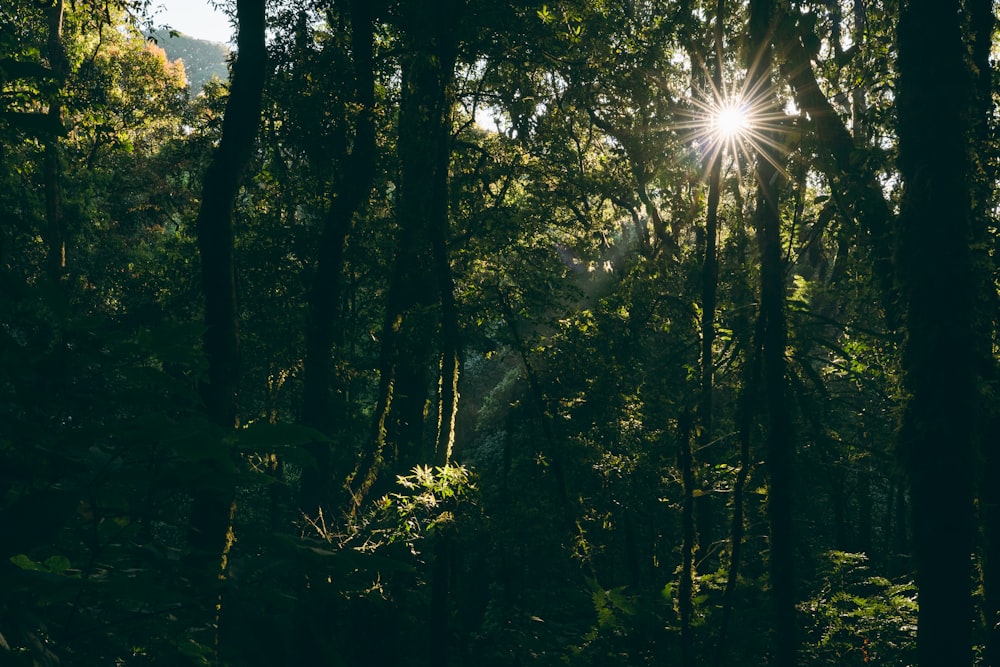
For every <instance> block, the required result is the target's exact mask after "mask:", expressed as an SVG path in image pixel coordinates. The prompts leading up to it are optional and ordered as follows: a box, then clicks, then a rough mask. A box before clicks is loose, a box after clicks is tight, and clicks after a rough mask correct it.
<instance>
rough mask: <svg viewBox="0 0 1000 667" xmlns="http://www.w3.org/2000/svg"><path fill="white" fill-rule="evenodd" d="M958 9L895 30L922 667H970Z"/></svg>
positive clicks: (965, 152) (966, 206) (972, 388)
mask: <svg viewBox="0 0 1000 667" xmlns="http://www.w3.org/2000/svg"><path fill="white" fill-rule="evenodd" d="M959 8H960V3H959V2H957V1H954V2H922V1H914V2H910V3H907V4H905V5H904V6H903V7H902V9H901V10H900V18H899V28H898V32H899V34H898V39H899V83H898V115H899V167H900V172H901V174H902V177H903V180H904V190H903V199H902V202H901V207H900V226H899V240H898V246H897V258H898V262H899V271H900V287H901V292H902V300H903V304H904V308H905V338H904V344H903V357H902V365H903V387H904V389H905V391H906V397H905V404H904V408H903V414H902V418H901V423H900V429H899V444H900V448H901V452H902V454H903V456H904V458H905V461H906V465H907V471H908V473H909V478H910V494H911V497H912V501H913V526H914V549H915V556H916V581H917V586H918V589H919V603H920V611H919V625H918V629H917V660H918V663H919V664H920V665H969V664H972V655H971V653H972V652H971V646H972V598H971V590H970V578H971V575H972V572H971V560H970V554H971V553H972V544H973V543H972V539H973V507H972V465H973V457H974V451H975V447H976V444H977V430H978V428H977V425H978V424H979V418H978V416H977V414H976V408H975V406H976V404H977V399H976V395H977V372H976V363H977V359H976V350H977V347H978V342H977V339H976V329H975V327H976V318H977V312H976V311H977V305H976V287H977V280H976V277H975V268H974V267H975V266H976V265H975V263H974V261H973V255H972V252H971V244H972V241H973V238H974V234H973V228H972V222H973V213H972V199H971V194H970V190H969V183H968V180H967V177H968V176H969V174H970V171H971V167H970V159H969V140H970V136H969V131H970V118H969V114H970V104H971V102H972V100H973V97H972V80H971V77H970V75H969V71H968V68H967V66H966V61H965V45H964V42H963V28H962V22H961V14H960V12H959ZM932 44H933V46H934V48H933V49H931V48H928V47H929V46H930V45H932ZM928 266H934V267H935V270H934V271H933V272H931V271H928V270H927V267H928ZM944 443H949V444H948V447H947V449H946V450H943V449H942V445H943V444H944ZM942 490H944V492H943V493H942Z"/></svg>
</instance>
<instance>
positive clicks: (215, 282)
mask: <svg viewBox="0 0 1000 667" xmlns="http://www.w3.org/2000/svg"><path fill="white" fill-rule="evenodd" d="M237 14H238V18H239V35H238V40H237V46H238V55H237V59H236V63H235V65H234V69H233V82H232V88H231V90H230V93H229V99H228V100H227V101H226V111H225V115H224V117H223V122H222V138H221V140H220V142H219V146H218V148H217V149H216V150H215V153H214V155H213V156H212V162H211V163H210V164H209V167H208V169H207V171H206V172H205V178H204V185H203V189H202V200H201V208H200V210H199V212H198V222H197V230H198V249H199V250H200V252H201V267H202V286H203V290H204V294H205V327H206V329H205V336H204V341H203V344H204V349H205V356H206V357H207V359H208V381H207V382H206V383H205V384H204V385H203V386H202V398H203V400H204V402H205V406H206V409H207V410H208V414H209V417H210V418H211V419H212V421H214V422H215V423H216V424H218V425H219V426H220V427H221V428H222V429H232V428H233V426H234V425H235V423H236V387H237V381H238V379H239V340H240V339H239V323H238V320H239V317H238V314H237V303H236V274H235V269H234V265H233V208H234V202H235V200H236V194H237V192H238V191H239V188H240V184H241V183H242V180H243V174H244V172H245V171H246V169H247V166H248V165H249V163H250V160H251V158H252V156H253V149H254V141H255V139H256V136H257V126H258V124H259V122H260V109H261V96H262V93H263V89H264V80H265V78H266V74H267V50H266V47H265V43H264V0H238V2H237ZM220 446H222V445H221V444H220ZM219 473H220V471H218V470H214V469H210V470H205V471H203V473H202V475H201V476H200V478H199V481H198V482H196V486H195V488H194V489H193V496H194V502H193V506H192V508H191V519H190V524H189V536H188V537H189V542H190V545H191V547H192V549H193V550H194V551H195V552H196V553H198V554H202V556H203V558H204V560H203V561H202V559H201V557H199V561H200V562H203V563H204V564H206V567H211V564H212V563H218V559H219V554H222V553H223V552H224V550H225V549H226V548H227V544H228V540H229V536H228V535H227V534H228V531H229V526H230V513H231V512H230V507H231V505H232V502H233V487H232V482H231V481H229V482H227V481H226V477H225V475H221V476H220V474H219ZM217 575H218V573H217V572H211V573H205V576H206V578H207V580H208V581H212V580H215V579H217V578H218V577H217ZM208 577H211V578H210V579H209V578H208Z"/></svg>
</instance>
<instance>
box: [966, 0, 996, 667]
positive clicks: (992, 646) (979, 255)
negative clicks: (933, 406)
mask: <svg viewBox="0 0 1000 667" xmlns="http://www.w3.org/2000/svg"><path fill="white" fill-rule="evenodd" d="M965 9H966V15H967V16H968V19H967V20H968V21H969V25H970V26H971V29H972V34H971V45H970V46H971V48H970V53H971V57H972V67H973V73H974V74H975V77H976V78H975V91H976V93H975V105H974V107H973V109H974V114H973V117H972V128H973V140H974V142H975V144H974V149H973V158H974V159H975V160H976V178H975V184H976V196H975V208H974V215H975V222H974V229H973V238H974V239H975V247H976V248H977V250H976V251H975V252H976V254H975V259H974V261H975V262H977V266H978V268H979V270H978V271H977V276H978V278H979V279H980V281H981V283H980V285H981V290H982V293H983V294H984V295H989V296H988V300H987V301H986V302H985V303H981V304H980V307H981V308H983V311H982V313H981V314H980V317H979V318H978V325H979V326H978V333H979V337H980V347H979V348H978V351H979V353H980V355H981V362H980V363H981V366H980V367H981V368H982V370H983V380H984V390H985V391H984V392H983V396H984V397H985V398H986V400H982V398H981V399H980V400H981V401H982V409H983V414H984V415H985V419H986V421H985V429H984V431H983V437H982V439H981V446H982V454H981V456H982V460H983V462H984V465H983V470H986V471H995V470H997V466H1000V443H998V442H997V440H996V434H997V433H1000V409H998V407H997V405H996V402H995V400H991V398H990V397H994V396H996V395H997V394H996V392H997V388H998V383H1000V368H998V366H997V361H996V359H995V358H994V357H993V355H992V353H991V350H990V344H989V343H990V340H991V339H994V340H995V337H996V332H997V324H998V322H1000V298H998V295H997V293H996V290H994V289H993V285H992V284H991V281H990V280H989V276H990V271H991V270H992V271H993V272H994V273H993V275H996V273H995V271H996V265H995V262H996V261H997V257H998V256H997V255H996V254H995V253H994V259H993V260H992V261H993V265H991V260H990V257H989V255H988V249H989V248H990V247H991V245H993V246H995V244H996V239H997V238H1000V237H995V238H994V239H991V237H990V229H991V228H993V227H995V225H996V220H995V218H994V215H993V212H992V211H993V207H994V206H995V203H996V197H995V195H994V193H993V189H994V187H995V183H996V178H997V164H996V159H997V151H996V148H995V140H994V137H995V132H996V127H995V122H994V120H993V109H994V104H993V74H994V73H993V67H992V64H991V63H990V51H991V49H992V46H993V31H994V29H995V28H996V17H995V16H994V14H993V3H992V2H991V1H990V0H967V2H966V8H965ZM994 250H995V248H994ZM979 263H982V265H981V266H980V265H979ZM984 279H985V280H984ZM987 434H993V436H992V440H991V439H989V437H990V436H988V435H987ZM977 482H978V489H979V512H980V520H981V524H982V545H981V554H980V558H981V562H982V565H981V570H982V581H983V611H982V616H983V624H984V627H985V633H986V647H985V655H986V664H987V665H1000V485H998V484H996V481H995V479H993V476H992V475H989V474H981V477H980V478H979V479H978V480H977Z"/></svg>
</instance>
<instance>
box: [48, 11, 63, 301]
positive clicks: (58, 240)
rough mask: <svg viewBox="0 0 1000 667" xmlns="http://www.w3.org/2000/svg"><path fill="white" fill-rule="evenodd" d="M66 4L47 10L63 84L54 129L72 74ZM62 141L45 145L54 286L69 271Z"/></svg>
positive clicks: (56, 71) (53, 58)
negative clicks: (65, 31) (65, 33)
mask: <svg viewBox="0 0 1000 667" xmlns="http://www.w3.org/2000/svg"><path fill="white" fill-rule="evenodd" d="M65 11H66V8H65V3H64V2H63V0H54V2H53V3H52V5H51V6H50V7H48V8H47V10H46V13H47V17H46V18H47V20H48V30H49V34H48V44H47V46H46V48H47V49H48V60H49V68H50V70H51V71H52V74H53V77H54V78H55V79H56V80H58V81H59V82H60V86H59V90H57V91H56V92H55V93H53V98H52V99H51V100H50V101H49V110H48V118H49V121H50V123H51V124H52V126H53V127H59V126H61V125H62V111H63V105H62V99H61V96H62V90H63V86H64V85H65V84H64V82H65V80H66V76H67V75H68V74H69V63H68V62H67V59H66V48H65V46H64V45H63V18H64V16H65ZM60 152H61V151H60V150H59V137H58V136H57V135H51V136H49V137H48V138H47V139H46V141H45V153H44V158H43V161H44V166H43V170H42V175H43V179H44V191H45V223H46V229H45V242H46V258H45V264H46V273H47V274H48V277H49V279H50V280H52V281H53V282H58V281H59V280H60V279H61V278H62V276H63V274H64V273H65V271H66V235H67V232H66V218H65V216H64V215H63V206H62V183H61V182H60V181H61V173H60V172H61V168H60Z"/></svg>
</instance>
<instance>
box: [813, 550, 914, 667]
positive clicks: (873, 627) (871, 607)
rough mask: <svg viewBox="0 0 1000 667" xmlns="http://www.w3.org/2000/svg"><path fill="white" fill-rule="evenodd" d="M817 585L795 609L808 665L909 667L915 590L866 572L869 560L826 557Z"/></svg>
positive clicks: (835, 553) (840, 555) (834, 554)
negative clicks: (801, 617) (802, 617)
mask: <svg viewBox="0 0 1000 667" xmlns="http://www.w3.org/2000/svg"><path fill="white" fill-rule="evenodd" d="M817 582H818V586H817V588H816V589H815V592H814V594H813V595H812V596H811V597H810V598H809V599H808V600H806V601H805V602H803V603H802V604H801V605H800V607H799V609H800V611H802V612H803V613H805V614H806V615H807V616H808V619H809V620H808V624H807V626H806V635H807V640H806V647H805V654H806V656H807V659H808V660H809V664H815V665H827V664H829V665H863V664H869V663H875V664H900V665H906V664H912V660H913V658H914V655H915V648H916V633H917V590H916V587H915V586H914V584H913V582H912V581H906V582H902V583H892V582H891V581H890V580H888V579H886V578H885V577H882V576H878V575H874V574H872V573H871V570H870V567H869V562H868V557H867V556H865V555H864V554H853V553H846V552H842V551H831V552H829V553H827V554H826V558H825V560H824V563H823V565H822V566H821V569H820V570H819V571H818V572H817Z"/></svg>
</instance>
